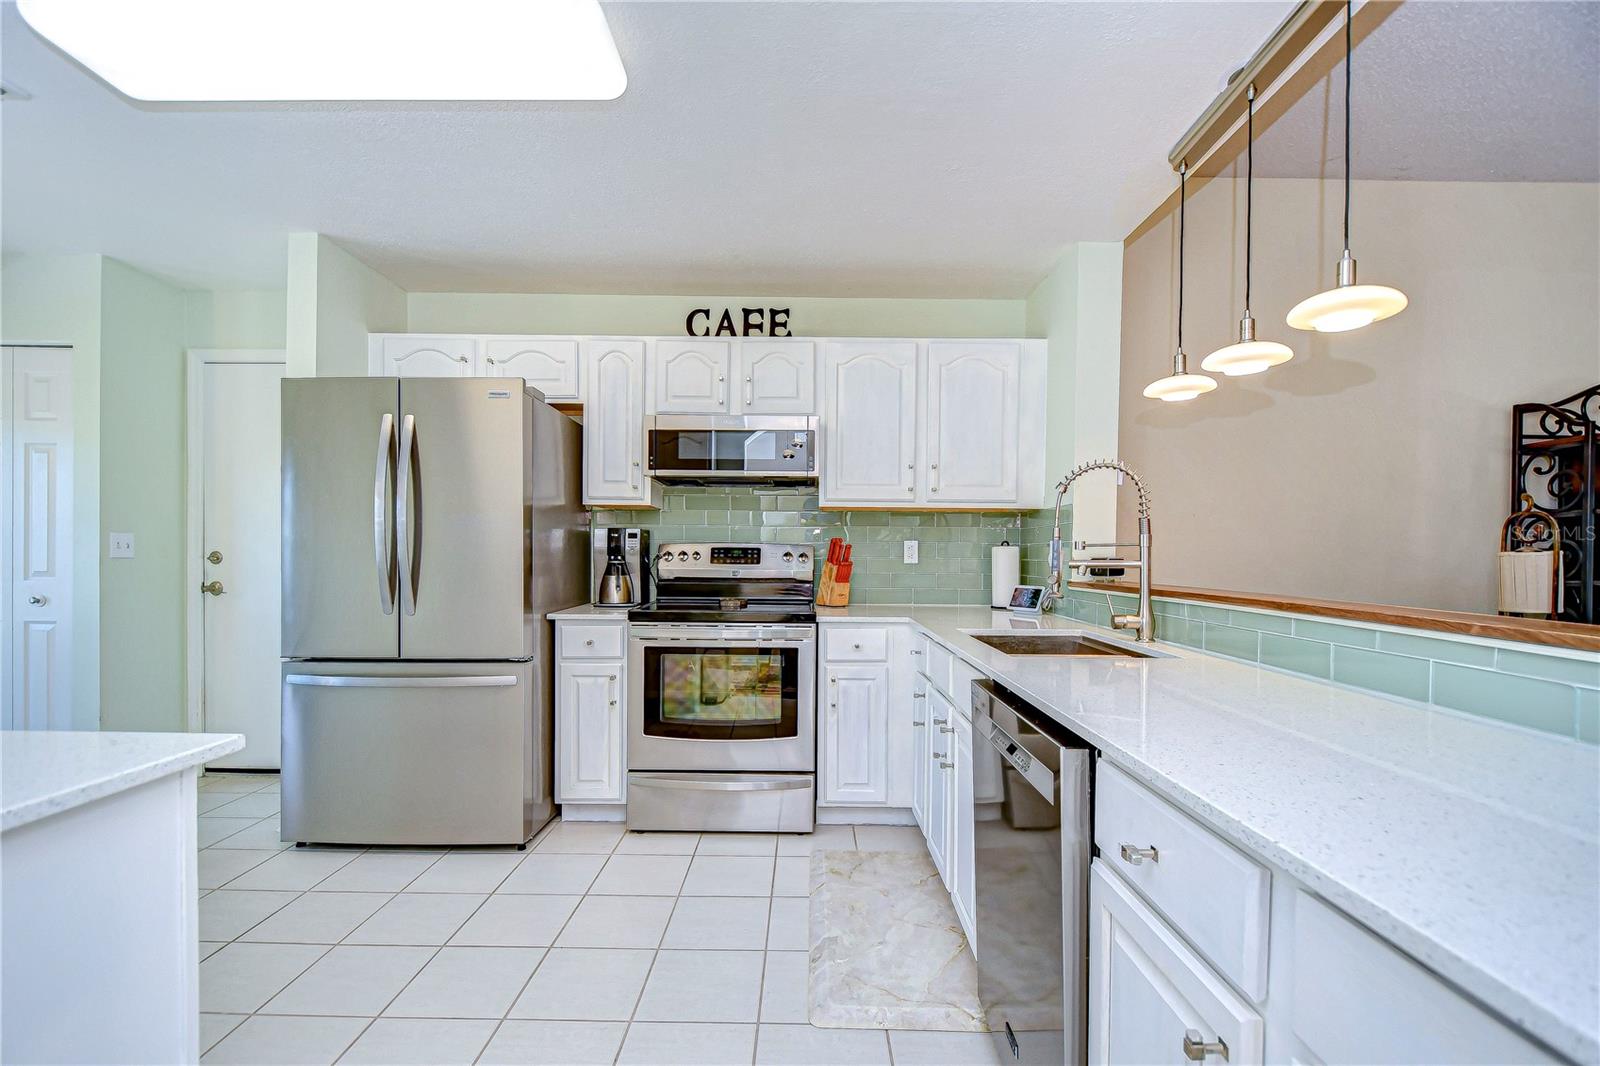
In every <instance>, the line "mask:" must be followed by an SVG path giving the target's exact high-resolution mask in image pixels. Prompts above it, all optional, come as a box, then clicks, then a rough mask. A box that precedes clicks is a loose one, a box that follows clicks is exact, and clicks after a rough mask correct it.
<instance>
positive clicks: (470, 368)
mask: <svg viewBox="0 0 1600 1066" xmlns="http://www.w3.org/2000/svg"><path fill="white" fill-rule="evenodd" d="M382 354H383V366H382V373H381V374H380V375H379V376H380V377H387V378H466V377H471V376H472V375H473V374H474V373H475V372H476V370H475V367H474V364H475V363H476V362H477V359H478V341H477V338H475V337H429V336H424V337H414V336H390V337H384V338H383V348H382Z"/></svg>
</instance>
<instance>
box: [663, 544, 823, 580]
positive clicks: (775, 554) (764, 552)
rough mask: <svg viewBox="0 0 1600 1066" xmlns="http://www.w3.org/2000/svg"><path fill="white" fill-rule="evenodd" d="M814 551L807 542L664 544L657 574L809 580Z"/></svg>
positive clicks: (665, 576)
mask: <svg viewBox="0 0 1600 1066" xmlns="http://www.w3.org/2000/svg"><path fill="white" fill-rule="evenodd" d="M813 554H814V552H813V549H812V547H811V545H809V544H663V545H662V546H661V550H660V551H659V552H657V553H656V556H655V566H656V576H657V577H658V578H669V579H670V578H674V577H695V578H712V579H714V578H746V579H748V578H778V579H783V580H789V581H810V580H812V576H813V574H814V573H815V570H814V564H813Z"/></svg>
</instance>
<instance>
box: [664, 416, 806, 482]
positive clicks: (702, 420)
mask: <svg viewBox="0 0 1600 1066" xmlns="http://www.w3.org/2000/svg"><path fill="white" fill-rule="evenodd" d="M645 437H646V443H647V446H648V451H649V456H650V476H651V477H653V478H656V479H657V480H659V481H668V482H679V483H685V484H715V483H717V482H723V481H805V480H811V479H814V478H816V476H817V420H816V418H814V417H811V416H808V415H787V416H783V415H765V416H763V415H656V416H653V417H651V418H647V419H646V420H645Z"/></svg>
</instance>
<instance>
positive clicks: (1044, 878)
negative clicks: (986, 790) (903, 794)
mask: <svg viewBox="0 0 1600 1066" xmlns="http://www.w3.org/2000/svg"><path fill="white" fill-rule="evenodd" d="M972 728H973V743H974V744H975V745H976V744H985V743H987V744H990V745H992V746H993V747H994V748H995V750H996V751H998V752H999V753H1000V758H1001V760H1002V764H1001V796H1002V798H1001V802H1000V804H999V810H998V817H992V816H991V817H981V818H980V819H979V820H978V821H976V823H975V825H974V844H973V852H974V861H973V868H974V873H975V878H974V880H975V883H976V892H977V914H976V915H975V918H974V920H975V923H976V925H977V934H978V997H979V999H981V1000H982V1001H983V1006H984V1010H985V1011H986V1012H987V1014H988V1016H989V1028H990V1030H991V1031H992V1032H993V1034H994V1039H995V1043H996V1046H997V1049H998V1051H999V1053H1000V1056H1001V1061H1004V1062H1023V1063H1030V1064H1031V1063H1050V1064H1052V1066H1060V1064H1061V1063H1063V1062H1065V1063H1069V1064H1078V1063H1082V1062H1083V1061H1084V1060H1085V1055H1086V1051H1085V1040H1086V1038H1087V1034H1088V1025H1087V1022H1088V965H1089V859H1090V847H1091V842H1092V827H1091V825H1090V810H1089V787H1090V781H1089V775H1090V772H1091V765H1092V760H1091V753H1090V748H1089V746H1088V745H1087V744H1085V743H1084V742H1083V741H1082V740H1080V739H1079V738H1078V737H1075V736H1073V735H1072V733H1071V732H1069V731H1068V730H1066V729H1064V728H1062V727H1061V726H1059V725H1057V724H1056V723H1055V722H1054V721H1053V720H1052V719H1051V718H1050V717H1049V716H1047V715H1045V714H1044V713H1043V712H1041V711H1040V710H1038V709H1037V708H1035V707H1032V706H1029V705H1028V704H1027V703H1026V702H1025V701H1023V700H1022V699H1021V698H1020V697H1018V696H1016V695H1015V694H1014V693H1011V692H1009V691H1007V690H1006V689H1004V688H1002V687H1001V686H999V685H997V684H995V683H994V682H992V681H989V680H988V679H981V680H978V681H974V682H973V683H972ZM983 813H985V814H987V815H993V814H994V813H995V812H994V811H993V810H992V809H991V810H990V811H987V812H983Z"/></svg>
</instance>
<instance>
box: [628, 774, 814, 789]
mask: <svg viewBox="0 0 1600 1066" xmlns="http://www.w3.org/2000/svg"><path fill="white" fill-rule="evenodd" d="M633 776H635V777H639V776H640V775H637V774H635V775H633ZM640 784H642V785H644V786H646V787H648V788H680V789H683V790H685V791H687V792H788V791H791V790H794V789H800V788H811V787H813V785H812V779H811V777H809V776H806V777H799V778H795V779H794V780H786V781H707V780H694V781H691V780H687V779H685V778H679V777H650V776H648V775H646V776H643V777H642V778H641V780H640Z"/></svg>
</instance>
